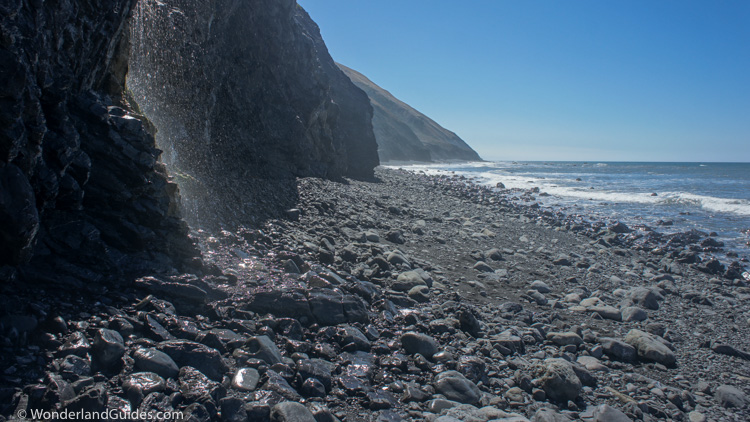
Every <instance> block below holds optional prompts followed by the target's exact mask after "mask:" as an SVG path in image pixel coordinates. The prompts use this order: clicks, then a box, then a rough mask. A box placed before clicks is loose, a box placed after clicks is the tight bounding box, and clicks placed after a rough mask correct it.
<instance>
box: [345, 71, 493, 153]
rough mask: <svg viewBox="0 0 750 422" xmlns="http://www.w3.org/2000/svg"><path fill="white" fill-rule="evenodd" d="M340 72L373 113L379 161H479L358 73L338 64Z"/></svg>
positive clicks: (432, 123) (458, 140)
mask: <svg viewBox="0 0 750 422" xmlns="http://www.w3.org/2000/svg"><path fill="white" fill-rule="evenodd" d="M338 66H339V67H340V68H341V70H343V71H344V73H345V74H346V75H347V76H348V77H349V78H350V79H351V81H352V82H354V84H355V85H356V86H358V87H359V88H361V89H362V90H364V91H365V92H366V93H367V95H368V97H369V98H370V102H371V103H372V106H373V109H374V111H375V114H374V117H373V120H372V124H373V129H374V131H375V138H376V139H377V142H378V154H379V155H380V161H382V162H384V163H385V162H388V161H423V162H430V161H480V160H481V158H480V157H479V154H477V153H476V152H475V151H474V150H473V149H471V147H470V146H468V145H467V144H466V142H464V141H463V140H462V139H461V138H459V137H458V136H457V135H456V134H455V133H453V132H451V131H449V130H447V129H445V128H443V127H442V126H440V125H439V124H437V123H436V122H435V121H433V120H432V119H430V118H429V117H427V116H425V115H424V114H422V113H420V112H419V111H417V110H415V109H413V108H412V107H410V106H409V105H408V104H405V103H404V102H402V101H400V100H399V99H397V98H396V97H394V96H393V95H391V93H390V92H388V91H386V90H384V89H383V88H381V87H379V86H378V85H376V84H375V83H373V82H372V81H371V80H369V79H367V77H365V76H364V75H362V74H361V73H359V72H357V71H355V70H352V69H350V68H348V67H346V66H344V65H342V64H338Z"/></svg>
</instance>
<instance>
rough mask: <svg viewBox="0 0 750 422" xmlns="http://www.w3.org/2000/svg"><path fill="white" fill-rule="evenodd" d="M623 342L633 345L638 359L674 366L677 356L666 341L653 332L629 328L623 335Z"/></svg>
mask: <svg viewBox="0 0 750 422" xmlns="http://www.w3.org/2000/svg"><path fill="white" fill-rule="evenodd" d="M625 342H626V343H628V344H630V345H631V346H633V347H635V349H636V350H637V351H638V357H639V358H640V359H643V360H646V361H650V362H657V363H661V364H662V365H665V366H674V365H675V363H676V362H677V357H676V356H675V354H674V352H672V350H670V348H669V346H668V344H669V343H667V341H666V340H664V339H662V338H661V337H658V336H656V335H654V334H649V333H646V332H644V331H641V330H630V331H629V332H628V334H627V335H626V336H625Z"/></svg>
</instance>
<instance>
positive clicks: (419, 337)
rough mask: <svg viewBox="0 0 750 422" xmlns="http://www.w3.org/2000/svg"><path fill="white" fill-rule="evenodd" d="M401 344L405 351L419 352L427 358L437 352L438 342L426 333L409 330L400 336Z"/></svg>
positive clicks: (430, 357)
mask: <svg viewBox="0 0 750 422" xmlns="http://www.w3.org/2000/svg"><path fill="white" fill-rule="evenodd" d="M401 345H402V346H403V347H404V350H405V351H406V353H409V354H411V355H414V354H417V353H419V354H420V355H422V356H424V357H426V358H427V359H432V356H433V355H434V354H435V353H437V352H438V344H437V342H436V341H435V339H433V338H432V337H430V336H428V335H427V334H422V333H417V332H414V331H410V332H408V333H404V334H403V335H402V336H401Z"/></svg>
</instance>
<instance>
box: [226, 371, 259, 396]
mask: <svg viewBox="0 0 750 422" xmlns="http://www.w3.org/2000/svg"><path fill="white" fill-rule="evenodd" d="M259 381H260V374H259V373H258V370H257V369H255V368H240V369H238V370H237V373H235V374H234V377H232V387H233V388H236V389H237V390H240V391H255V388H256V387H258V382H259Z"/></svg>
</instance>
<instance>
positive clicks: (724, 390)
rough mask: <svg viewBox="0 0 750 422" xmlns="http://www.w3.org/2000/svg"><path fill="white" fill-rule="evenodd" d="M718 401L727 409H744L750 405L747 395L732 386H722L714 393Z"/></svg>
mask: <svg viewBox="0 0 750 422" xmlns="http://www.w3.org/2000/svg"><path fill="white" fill-rule="evenodd" d="M714 398H716V401H717V402H718V403H719V404H720V405H722V406H724V407H726V408H730V407H736V408H740V409H741V408H743V407H745V405H747V404H748V397H747V395H746V394H745V393H744V392H743V391H742V390H740V389H739V388H737V387H734V386H731V385H720V386H719V387H718V388H717V389H716V392H715V393H714Z"/></svg>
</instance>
